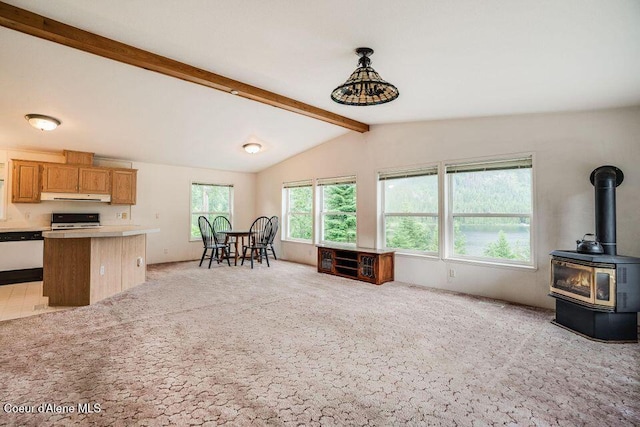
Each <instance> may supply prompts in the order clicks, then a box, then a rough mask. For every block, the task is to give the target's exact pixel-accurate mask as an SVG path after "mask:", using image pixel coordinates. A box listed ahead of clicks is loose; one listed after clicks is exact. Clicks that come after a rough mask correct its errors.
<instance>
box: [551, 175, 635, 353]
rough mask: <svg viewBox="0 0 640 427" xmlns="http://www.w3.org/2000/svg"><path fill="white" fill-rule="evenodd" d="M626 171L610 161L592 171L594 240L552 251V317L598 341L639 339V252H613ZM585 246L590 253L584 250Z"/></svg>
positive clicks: (557, 321)
mask: <svg viewBox="0 0 640 427" xmlns="http://www.w3.org/2000/svg"><path fill="white" fill-rule="evenodd" d="M623 179H624V175H623V174H622V171H621V170H619V169H618V168H616V167H614V166H601V167H599V168H597V169H596V170H594V171H593V172H592V173H591V183H592V184H593V185H594V187H595V193H596V236H597V239H596V240H597V242H598V245H589V246H585V245H580V241H579V242H578V243H579V244H578V249H582V252H581V251H579V250H576V251H571V250H557V251H553V252H551V283H550V294H549V295H550V296H552V297H554V298H555V299H556V318H555V320H554V323H556V324H557V325H559V326H562V327H564V328H568V329H570V330H572V331H574V332H578V333H580V334H582V335H585V336H587V337H589V338H593V339H596V340H601V341H607V342H610V341H625V342H626V341H630V342H637V341H638V320H637V314H636V313H637V312H640V258H635V257H629V256H621V255H617V254H616V224H615V220H616V218H615V188H616V187H617V186H618V185H620V184H621V183H622V181H623ZM586 252H588V253H586Z"/></svg>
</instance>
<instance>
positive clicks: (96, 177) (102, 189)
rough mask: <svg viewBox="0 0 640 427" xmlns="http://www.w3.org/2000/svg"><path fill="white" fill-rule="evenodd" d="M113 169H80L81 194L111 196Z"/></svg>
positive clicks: (79, 184) (79, 183)
mask: <svg viewBox="0 0 640 427" xmlns="http://www.w3.org/2000/svg"><path fill="white" fill-rule="evenodd" d="M110 175H111V169H108V168H94V167H87V168H83V167H81V168H79V169H78V186H79V189H80V191H79V192H80V193H92V194H109V193H111V179H110V178H111V176H110Z"/></svg>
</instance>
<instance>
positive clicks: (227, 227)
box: [211, 216, 234, 257]
mask: <svg viewBox="0 0 640 427" xmlns="http://www.w3.org/2000/svg"><path fill="white" fill-rule="evenodd" d="M211 226H212V228H213V237H214V239H215V240H216V243H218V244H224V245H227V246H228V248H227V249H226V250H225V252H226V253H223V256H226V257H229V256H231V255H232V253H231V245H232V244H233V243H234V239H233V238H232V237H229V236H227V235H226V234H224V233H223V231H231V230H232V228H231V223H230V222H229V220H228V219H227V217H224V216H217V217H215V218H214V219H213V222H212V223H211Z"/></svg>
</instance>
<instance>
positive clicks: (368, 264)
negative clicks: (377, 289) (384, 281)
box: [358, 254, 378, 283]
mask: <svg viewBox="0 0 640 427" xmlns="http://www.w3.org/2000/svg"><path fill="white" fill-rule="evenodd" d="M377 269H378V257H377V256H376V255H372V254H358V279H360V280H364V281H367V282H372V283H376V282H377Z"/></svg>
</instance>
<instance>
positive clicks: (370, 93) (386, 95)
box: [331, 47, 400, 106]
mask: <svg viewBox="0 0 640 427" xmlns="http://www.w3.org/2000/svg"><path fill="white" fill-rule="evenodd" d="M356 53H357V54H358V56H360V59H359V60H358V68H356V70H355V71H354V72H353V73H351V76H349V78H348V79H347V81H346V82H345V83H344V84H342V85H340V86H338V87H337V88H335V89H334V90H333V92H331V99H333V100H334V101H335V102H337V103H338V104H345V105H360V106H362V105H377V104H384V103H386V102H390V101H393V100H394V99H396V98H397V97H398V95H400V93H399V92H398V88H397V87H395V86H394V85H392V84H391V83H388V82H386V81H384V80H382V78H381V77H380V75H379V74H378V73H376V70H374V69H373V68H371V59H369V57H370V56H371V55H372V54H373V49H370V48H368V47H359V48H357V49H356Z"/></svg>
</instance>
